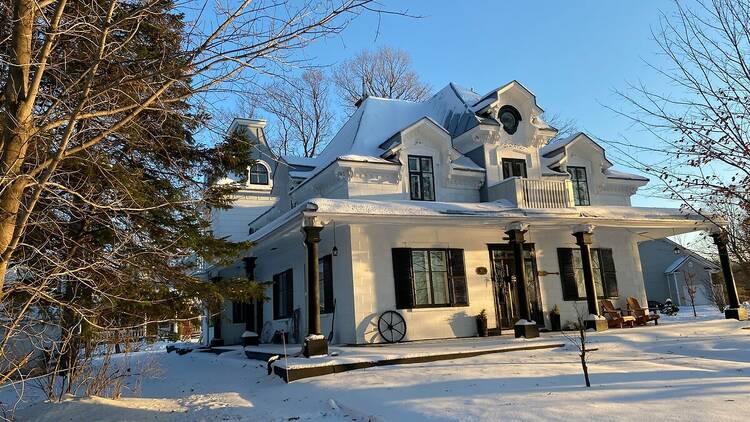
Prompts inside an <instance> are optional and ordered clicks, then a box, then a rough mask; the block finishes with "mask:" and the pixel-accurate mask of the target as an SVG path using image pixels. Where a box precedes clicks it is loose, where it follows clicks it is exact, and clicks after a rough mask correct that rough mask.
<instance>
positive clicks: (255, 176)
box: [248, 163, 268, 185]
mask: <svg viewBox="0 0 750 422" xmlns="http://www.w3.org/2000/svg"><path fill="white" fill-rule="evenodd" d="M248 180H249V182H250V184H251V185H268V168H266V166H265V165H263V164H262V163H255V164H253V165H252V166H250V177H249V178H248Z"/></svg>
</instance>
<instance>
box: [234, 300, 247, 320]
mask: <svg viewBox="0 0 750 422" xmlns="http://www.w3.org/2000/svg"><path fill="white" fill-rule="evenodd" d="M246 320H247V303H244V302H234V301H233V302H232V324H240V323H243V322H245V321H246Z"/></svg>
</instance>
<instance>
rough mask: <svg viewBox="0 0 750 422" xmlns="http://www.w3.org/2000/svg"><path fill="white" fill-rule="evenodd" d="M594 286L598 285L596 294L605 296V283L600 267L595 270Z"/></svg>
mask: <svg viewBox="0 0 750 422" xmlns="http://www.w3.org/2000/svg"><path fill="white" fill-rule="evenodd" d="M594 286H596V296H597V297H603V296H604V285H603V284H602V273H601V272H599V270H598V269H595V270H594Z"/></svg>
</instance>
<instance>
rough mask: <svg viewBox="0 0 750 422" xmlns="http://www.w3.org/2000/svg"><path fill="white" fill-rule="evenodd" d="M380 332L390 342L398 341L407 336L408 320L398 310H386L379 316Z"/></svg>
mask: <svg viewBox="0 0 750 422" xmlns="http://www.w3.org/2000/svg"><path fill="white" fill-rule="evenodd" d="M378 333H380V337H381V338H382V339H383V340H385V341H386V342H388V343H398V342H400V341H401V340H403V339H404V337H405V336H406V321H405V320H404V317H402V316H401V314H400V313H398V312H396V311H385V312H383V313H382V314H381V315H380V318H378Z"/></svg>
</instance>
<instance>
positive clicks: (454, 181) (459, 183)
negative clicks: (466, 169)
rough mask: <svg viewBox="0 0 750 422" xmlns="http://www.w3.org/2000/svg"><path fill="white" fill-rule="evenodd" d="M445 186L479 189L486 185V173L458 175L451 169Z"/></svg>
mask: <svg viewBox="0 0 750 422" xmlns="http://www.w3.org/2000/svg"><path fill="white" fill-rule="evenodd" d="M445 184H446V186H447V187H450V188H462V189H479V188H481V187H482V185H484V173H476V174H458V173H457V172H456V170H455V169H451V171H450V172H448V179H447V180H446V183H445Z"/></svg>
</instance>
